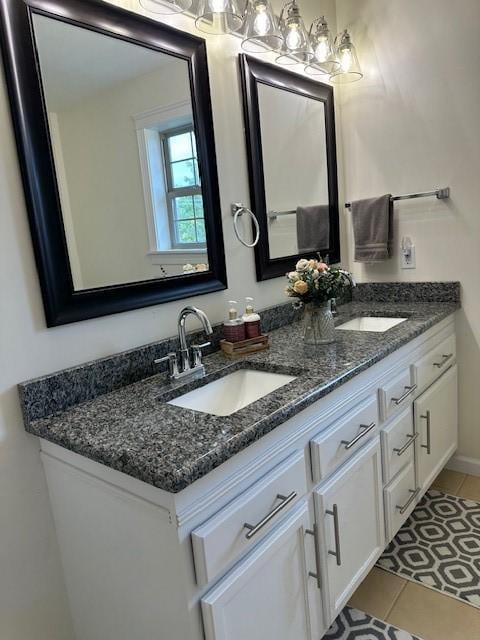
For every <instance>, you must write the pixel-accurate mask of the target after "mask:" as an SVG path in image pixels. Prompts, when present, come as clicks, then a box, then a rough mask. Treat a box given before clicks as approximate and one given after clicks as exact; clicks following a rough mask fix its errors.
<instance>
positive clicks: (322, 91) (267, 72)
mask: <svg viewBox="0 0 480 640" xmlns="http://www.w3.org/2000/svg"><path fill="white" fill-rule="evenodd" d="M240 75H241V81H242V94H243V111H244V119H245V136H246V144H247V156H248V171H249V183H250V203H251V208H252V211H253V212H254V213H255V215H256V217H257V219H258V222H259V225H260V239H259V242H258V244H257V245H256V247H255V264H256V271H257V280H269V279H270V278H277V277H278V276H283V275H285V273H286V272H287V271H291V270H292V269H293V268H294V266H295V265H294V261H295V260H298V259H300V258H311V257H312V254H311V253H301V254H295V255H290V256H282V257H281V258H270V249H269V242H268V224H269V222H268V215H267V203H266V195H265V178H264V170H263V154H262V137H261V126H260V108H259V101H258V83H262V84H266V85H269V86H270V87H275V88H278V89H283V90H285V91H290V92H292V93H296V94H299V95H302V96H305V97H307V98H312V99H313V100H319V101H320V102H323V104H324V107H325V133H326V146H327V148H326V155H327V170H328V195H329V208H330V246H329V247H328V251H326V250H327V247H325V250H324V251H323V252H321V253H322V256H323V257H324V258H325V257H326V254H327V253H328V259H329V262H330V263H331V264H333V263H336V262H339V261H340V222H339V217H338V216H339V213H338V178H337V151H336V143H335V108H334V102H333V87H331V86H330V85H327V84H323V83H322V82H317V81H314V80H310V79H309V78H306V77H305V76H301V75H298V74H296V73H292V72H291V71H286V70H285V69H282V68H280V67H278V66H274V65H271V64H268V63H267V62H262V61H260V60H258V59H257V58H252V57H251V56H247V55H244V54H242V55H241V56H240Z"/></svg>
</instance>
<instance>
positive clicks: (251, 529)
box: [243, 491, 297, 540]
mask: <svg viewBox="0 0 480 640" xmlns="http://www.w3.org/2000/svg"><path fill="white" fill-rule="evenodd" d="M296 497H297V492H296V491H292V493H290V494H289V495H288V496H282V495H281V494H280V493H278V494H277V498H276V499H277V500H281V502H280V504H278V505H277V506H276V507H275V508H274V509H272V510H271V511H270V513H267V515H266V516H265V517H264V518H262V519H261V520H260V522H258V523H257V524H248V522H245V524H244V525H243V526H244V527H245V529H248V533H246V534H245V537H246V539H247V540H250V538H253V536H254V535H255V534H257V533H258V532H259V531H260V530H261V529H263V527H264V526H265V525H267V524H268V523H269V522H270V520H272V518H274V517H275V516H276V515H278V514H279V513H280V511H282V510H283V509H285V507H286V506H287V505H288V504H290V502H292V500H295V498H296Z"/></svg>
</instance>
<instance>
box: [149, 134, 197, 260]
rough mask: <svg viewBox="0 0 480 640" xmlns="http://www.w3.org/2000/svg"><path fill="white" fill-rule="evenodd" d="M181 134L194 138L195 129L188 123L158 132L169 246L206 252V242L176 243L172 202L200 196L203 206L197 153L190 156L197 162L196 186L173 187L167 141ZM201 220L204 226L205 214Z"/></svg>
mask: <svg viewBox="0 0 480 640" xmlns="http://www.w3.org/2000/svg"><path fill="white" fill-rule="evenodd" d="M183 133H190V135H192V134H193V135H194V136H195V127H194V125H193V123H191V124H190V123H189V124H186V125H182V126H179V127H173V128H171V129H166V130H164V131H160V132H159V135H160V142H161V148H162V155H163V158H162V160H163V168H164V173H165V185H166V189H165V201H166V205H167V217H168V225H169V229H170V245H171V248H172V249H174V250H178V249H185V250H188V249H205V250H206V249H207V242H206V240H205V242H178V241H177V232H176V223H177V222H178V219H177V218H176V217H175V210H174V203H173V201H174V200H175V199H176V198H181V197H183V196H191V197H192V198H193V197H194V196H200V197H201V198H202V205H203V193H202V185H201V181H200V166H199V162H198V152H197V156H195V155H192V156H191V159H193V160H196V161H197V174H198V184H196V185H192V186H189V187H174V186H173V181H172V170H171V167H172V164H174V161H172V159H171V155H170V149H169V145H168V141H169V139H170V138H173V137H174V136H177V135H181V134H183ZM195 145H196V137H195ZM193 152H194V150H193V146H192V153H193ZM189 159H190V158H185V160H189ZM194 206H195V205H194ZM194 215H195V214H194ZM196 219H197V218H196V217H193V218H187V219H186V220H187V221H190V220H192V221H193V222H194V223H195V222H196ZM201 219H202V220H203V221H204V224H205V213H204V215H203V217H202V218H201ZM195 226H196V225H195ZM195 233H196V229H195Z"/></svg>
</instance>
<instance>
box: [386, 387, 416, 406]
mask: <svg viewBox="0 0 480 640" xmlns="http://www.w3.org/2000/svg"><path fill="white" fill-rule="evenodd" d="M404 388H405V389H406V391H405V393H404V394H403V395H401V396H400V398H392V399H391V401H392V402H394V403H395V404H397V405H398V404H401V403H402V402H403V401H404V400H405V399H406V398H408V396H409V395H411V394H412V393H413V392H414V391H415V390H416V388H417V385H416V384H412V385H411V386H408V387H407V386H406V387H404Z"/></svg>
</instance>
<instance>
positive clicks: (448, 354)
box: [413, 334, 457, 391]
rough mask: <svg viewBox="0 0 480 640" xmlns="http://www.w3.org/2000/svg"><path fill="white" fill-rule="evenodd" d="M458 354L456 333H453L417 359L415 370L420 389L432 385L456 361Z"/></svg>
mask: <svg viewBox="0 0 480 640" xmlns="http://www.w3.org/2000/svg"><path fill="white" fill-rule="evenodd" d="M456 355H457V348H456V341H455V334H452V335H450V336H448V338H446V339H445V340H444V341H443V342H441V343H440V344H439V345H438V346H437V347H435V348H434V349H432V350H431V351H429V352H428V353H427V354H426V355H425V356H423V357H422V358H420V359H419V360H417V362H415V364H414V365H413V371H414V378H415V381H416V383H417V387H418V389H419V390H420V391H422V390H423V389H426V388H427V387H428V386H429V385H431V384H432V382H434V381H435V380H436V379H437V378H438V377H439V376H440V375H441V374H442V373H443V372H444V371H445V369H448V367H449V366H450V365H451V364H452V363H453V362H454V361H455V357H456Z"/></svg>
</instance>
